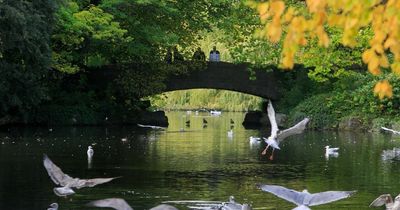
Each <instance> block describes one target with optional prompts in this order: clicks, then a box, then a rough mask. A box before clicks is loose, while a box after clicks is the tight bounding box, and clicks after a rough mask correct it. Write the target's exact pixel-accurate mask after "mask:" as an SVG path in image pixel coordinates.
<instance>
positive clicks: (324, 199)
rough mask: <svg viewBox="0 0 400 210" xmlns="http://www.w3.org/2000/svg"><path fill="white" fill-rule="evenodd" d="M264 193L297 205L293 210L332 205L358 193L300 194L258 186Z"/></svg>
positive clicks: (275, 187)
mask: <svg viewBox="0 0 400 210" xmlns="http://www.w3.org/2000/svg"><path fill="white" fill-rule="evenodd" d="M258 188H260V189H261V190H262V191H265V192H269V193H272V194H274V195H276V196H278V197H279V198H282V199H285V200H287V201H289V202H291V203H294V204H296V205H297V207H296V208H294V209H293V210H309V209H310V208H309V206H317V205H321V204H326V203H331V202H334V201H338V200H341V199H344V198H348V197H350V196H351V195H352V194H354V193H355V192H356V191H325V192H320V193H312V194H311V193H309V192H308V191H307V190H303V191H302V192H298V191H296V190H292V189H288V188H285V187H282V186H278V185H258Z"/></svg>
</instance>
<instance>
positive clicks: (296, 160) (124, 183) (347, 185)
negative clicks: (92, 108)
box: [0, 112, 400, 210]
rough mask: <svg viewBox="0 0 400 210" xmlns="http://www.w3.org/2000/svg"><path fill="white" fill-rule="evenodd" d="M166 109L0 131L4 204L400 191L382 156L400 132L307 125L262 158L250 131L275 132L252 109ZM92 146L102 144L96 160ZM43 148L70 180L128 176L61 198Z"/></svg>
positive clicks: (398, 176) (258, 203) (267, 205)
mask: <svg viewBox="0 0 400 210" xmlns="http://www.w3.org/2000/svg"><path fill="white" fill-rule="evenodd" d="M167 115H168V118H169V122H170V126H169V127H168V129H166V130H153V129H148V128H138V127H136V126H127V127H122V126H112V127H52V128H44V127H34V128H32V127H30V128H21V127H19V128H9V129H4V130H2V131H0V209H2V210H8V209H10V210H11V209H12V210H15V209H46V208H47V207H48V205H49V204H50V203H53V202H57V203H59V205H60V209H90V208H88V207H85V206H84V204H85V203H87V202H89V201H92V200H96V199H104V198H110V197H120V198H124V199H125V200H127V202H128V203H129V204H130V205H131V206H132V207H133V208H134V209H148V208H150V207H152V206H155V205H157V204H160V203H161V202H163V201H171V200H210V201H226V200H227V199H228V197H229V196H230V195H234V196H235V198H236V200H237V201H238V202H241V203H242V202H246V203H251V204H252V206H253V208H254V209H292V208H294V207H295V206H294V205H293V204H291V203H288V202H286V201H284V200H282V199H280V198H277V197H275V196H274V195H272V194H269V193H266V192H262V191H261V190H259V189H257V188H256V184H257V183H264V184H277V185H283V186H285V187H288V188H292V189H295V190H299V191H301V190H303V189H308V191H310V192H320V191H327V190H357V193H356V194H354V195H353V196H352V197H350V198H348V199H344V200H341V201H338V202H334V203H331V204H326V205H321V206H315V207H313V209H369V208H368V205H369V204H370V202H371V201H373V200H374V199H375V198H376V197H377V196H378V195H380V194H383V193H391V194H392V195H394V196H396V195H397V194H398V193H400V182H399V180H400V162H396V161H383V160H382V158H381V153H382V150H384V149H391V148H393V147H400V137H396V136H392V135H390V134H371V133H355V132H349V133H344V132H321V131H307V132H305V133H304V134H302V135H298V136H293V137H289V138H287V139H286V140H285V141H284V142H283V143H282V144H281V151H277V152H276V153H275V157H274V160H272V161H271V160H269V158H268V157H266V156H261V155H260V153H261V151H262V149H263V148H264V143H262V144H259V145H250V143H249V137H250V136H268V134H269V133H268V131H267V130H266V129H260V130H246V129H244V128H243V126H242V125H241V122H242V121H243V118H244V113H222V115H221V116H219V117H211V116H210V115H209V114H206V113H201V112H200V113H199V115H195V113H194V112H192V113H191V114H190V115H187V114H186V112H167ZM203 118H204V119H206V120H207V121H208V125H207V127H203ZM189 119H190V122H191V123H190V127H186V126H185V121H186V120H189ZM230 119H233V120H234V121H235V124H234V127H233V132H234V134H233V137H232V138H229V137H228V136H227V131H228V130H230V126H231V123H230ZM181 128H184V132H180V130H181ZM122 138H127V140H126V141H125V142H124V141H121V139H122ZM89 145H93V148H94V151H95V153H94V158H93V162H92V164H91V166H90V167H89V166H88V162H87V156H86V150H87V146H89ZM325 145H331V146H334V147H340V154H339V156H338V157H331V158H329V159H326V158H325V156H324V152H325V150H324V146H325ZM44 153H45V154H47V155H48V156H49V157H50V158H51V159H52V160H53V162H54V163H55V164H57V165H58V166H59V167H60V168H61V169H62V170H63V171H64V172H65V173H67V174H69V175H70V176H72V177H80V178H94V177H113V176H122V178H120V179H116V180H114V181H112V182H110V183H106V184H103V185H98V186H96V187H94V188H83V189H80V190H76V192H77V194H75V195H72V196H69V197H68V198H61V197H57V196H56V195H55V194H54V193H53V191H52V189H53V187H55V185H54V183H53V182H52V181H51V180H50V178H49V176H48V175H47V173H46V171H45V169H44V167H43V164H42V158H43V154H44ZM178 207H179V208H180V209H186V208H185V206H178Z"/></svg>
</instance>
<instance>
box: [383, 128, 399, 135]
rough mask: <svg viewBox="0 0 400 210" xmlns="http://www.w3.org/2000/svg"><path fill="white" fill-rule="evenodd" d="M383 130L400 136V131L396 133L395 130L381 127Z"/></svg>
mask: <svg viewBox="0 0 400 210" xmlns="http://www.w3.org/2000/svg"><path fill="white" fill-rule="evenodd" d="M381 129H382V130H385V131H389V132H392V133H394V134H400V131H395V130H393V129H390V128H385V127H381Z"/></svg>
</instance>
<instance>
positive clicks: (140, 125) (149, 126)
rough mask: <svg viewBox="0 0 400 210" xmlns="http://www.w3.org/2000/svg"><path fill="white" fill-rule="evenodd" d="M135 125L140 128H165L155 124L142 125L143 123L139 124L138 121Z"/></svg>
mask: <svg viewBox="0 0 400 210" xmlns="http://www.w3.org/2000/svg"><path fill="white" fill-rule="evenodd" d="M137 125H138V126H139V127H142V128H152V129H161V130H164V129H165V127H161V126H155V125H143V124H139V123H138V124H137Z"/></svg>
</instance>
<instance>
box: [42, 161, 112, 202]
mask: <svg viewBox="0 0 400 210" xmlns="http://www.w3.org/2000/svg"><path fill="white" fill-rule="evenodd" d="M43 165H44V167H45V168H46V170H47V173H48V174H49V176H50V178H51V180H53V182H54V183H55V184H57V185H60V186H61V187H56V188H54V189H53V191H54V193H55V194H56V195H58V196H67V195H72V194H74V193H75V191H74V190H72V188H76V189H80V188H83V187H94V186H96V185H98V184H103V183H106V182H109V181H111V180H113V179H116V178H119V177H112V178H96V179H79V178H72V177H70V176H68V174H64V172H62V170H61V169H60V168H59V167H58V166H56V165H55V164H54V163H53V162H52V161H51V160H50V158H49V157H48V156H47V155H46V154H44V155H43Z"/></svg>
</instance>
